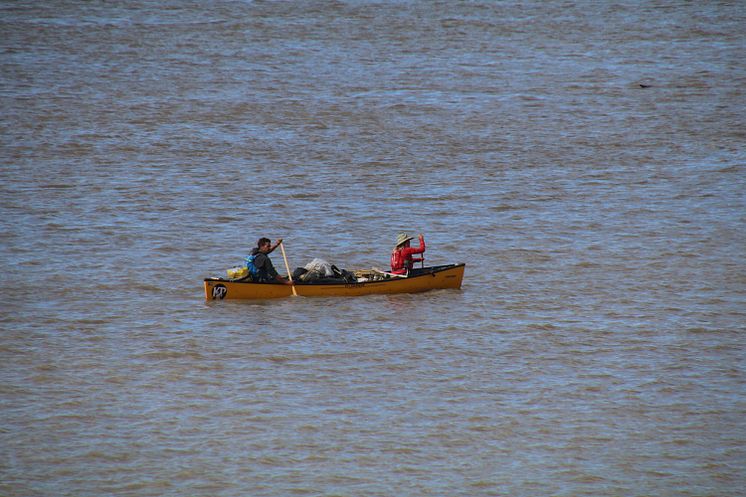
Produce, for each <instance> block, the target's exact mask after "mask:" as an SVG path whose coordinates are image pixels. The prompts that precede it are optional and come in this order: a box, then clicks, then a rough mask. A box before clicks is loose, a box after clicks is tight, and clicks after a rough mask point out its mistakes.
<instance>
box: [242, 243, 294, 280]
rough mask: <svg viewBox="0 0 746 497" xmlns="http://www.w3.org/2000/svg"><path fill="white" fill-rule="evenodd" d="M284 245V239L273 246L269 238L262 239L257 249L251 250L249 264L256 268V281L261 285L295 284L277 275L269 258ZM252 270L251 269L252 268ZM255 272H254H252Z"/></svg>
mask: <svg viewBox="0 0 746 497" xmlns="http://www.w3.org/2000/svg"><path fill="white" fill-rule="evenodd" d="M281 243H282V238H280V239H279V240H277V242H275V244H274V246H273V245H272V240H270V239H269V238H260V239H259V241H258V242H257V243H256V247H254V248H253V249H252V250H251V256H250V257H247V258H246V259H247V264H253V265H254V267H255V268H256V277H255V279H254V281H256V282H260V283H271V282H273V281H277V282H278V283H282V284H284V285H292V284H293V282H292V281H290V280H288V279H286V278H283V277H282V276H280V275H279V274H278V273H277V270H276V269H275V266H274V265H273V264H272V260H271V259H270V258H269V257H268V256H269V254H271V253H272V252H273V251H274V250H275V249H276V248H277V247H279V246H280V244H281ZM250 269H251V268H250ZM250 272H253V271H250Z"/></svg>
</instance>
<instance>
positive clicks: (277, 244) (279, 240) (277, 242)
mask: <svg viewBox="0 0 746 497" xmlns="http://www.w3.org/2000/svg"><path fill="white" fill-rule="evenodd" d="M281 243H282V238H280V239H278V240H277V241H276V242H275V247H279V246H280V244H281Z"/></svg>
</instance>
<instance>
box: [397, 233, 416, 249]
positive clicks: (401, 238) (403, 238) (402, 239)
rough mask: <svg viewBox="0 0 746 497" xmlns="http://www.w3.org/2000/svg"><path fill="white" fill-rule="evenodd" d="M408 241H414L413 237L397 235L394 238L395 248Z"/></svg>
mask: <svg viewBox="0 0 746 497" xmlns="http://www.w3.org/2000/svg"><path fill="white" fill-rule="evenodd" d="M409 240H414V237H413V236H408V235H407V234H406V233H399V234H398V235H397V236H396V246H397V247H398V246H399V245H401V244H403V243H405V242H408V241H409Z"/></svg>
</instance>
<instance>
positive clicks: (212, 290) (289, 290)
mask: <svg viewBox="0 0 746 497" xmlns="http://www.w3.org/2000/svg"><path fill="white" fill-rule="evenodd" d="M465 266H466V265H465V264H463V263H462V264H447V265H443V266H432V267H425V268H417V269H414V270H412V271H411V272H410V274H409V275H408V276H406V277H397V276H395V275H385V276H381V278H382V279H378V280H372V279H369V278H359V279H358V280H357V281H354V282H350V283H345V282H339V281H338V280H331V281H325V280H323V279H322V280H318V281H315V282H309V283H302V282H298V283H297V284H296V285H295V292H296V294H297V295H300V296H302V297H357V296H361V295H376V294H394V293H419V292H426V291H428V290H436V289H446V288H453V289H458V288H461V281H462V280H463V279H464V267H465ZM292 294H293V287H292V286H290V285H283V284H281V283H274V282H273V283H254V282H250V281H234V280H230V279H225V278H206V279H205V299H207V300H226V299H276V298H282V297H290V296H291V295H292Z"/></svg>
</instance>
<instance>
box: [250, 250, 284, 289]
mask: <svg viewBox="0 0 746 497" xmlns="http://www.w3.org/2000/svg"><path fill="white" fill-rule="evenodd" d="M251 255H253V256H254V266H256V268H257V270H258V271H259V281H275V278H277V276H278V274H277V270H275V266H274V265H272V261H271V260H270V258H269V257H267V254H265V253H264V252H260V251H259V247H254V248H253V250H252V251H251Z"/></svg>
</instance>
